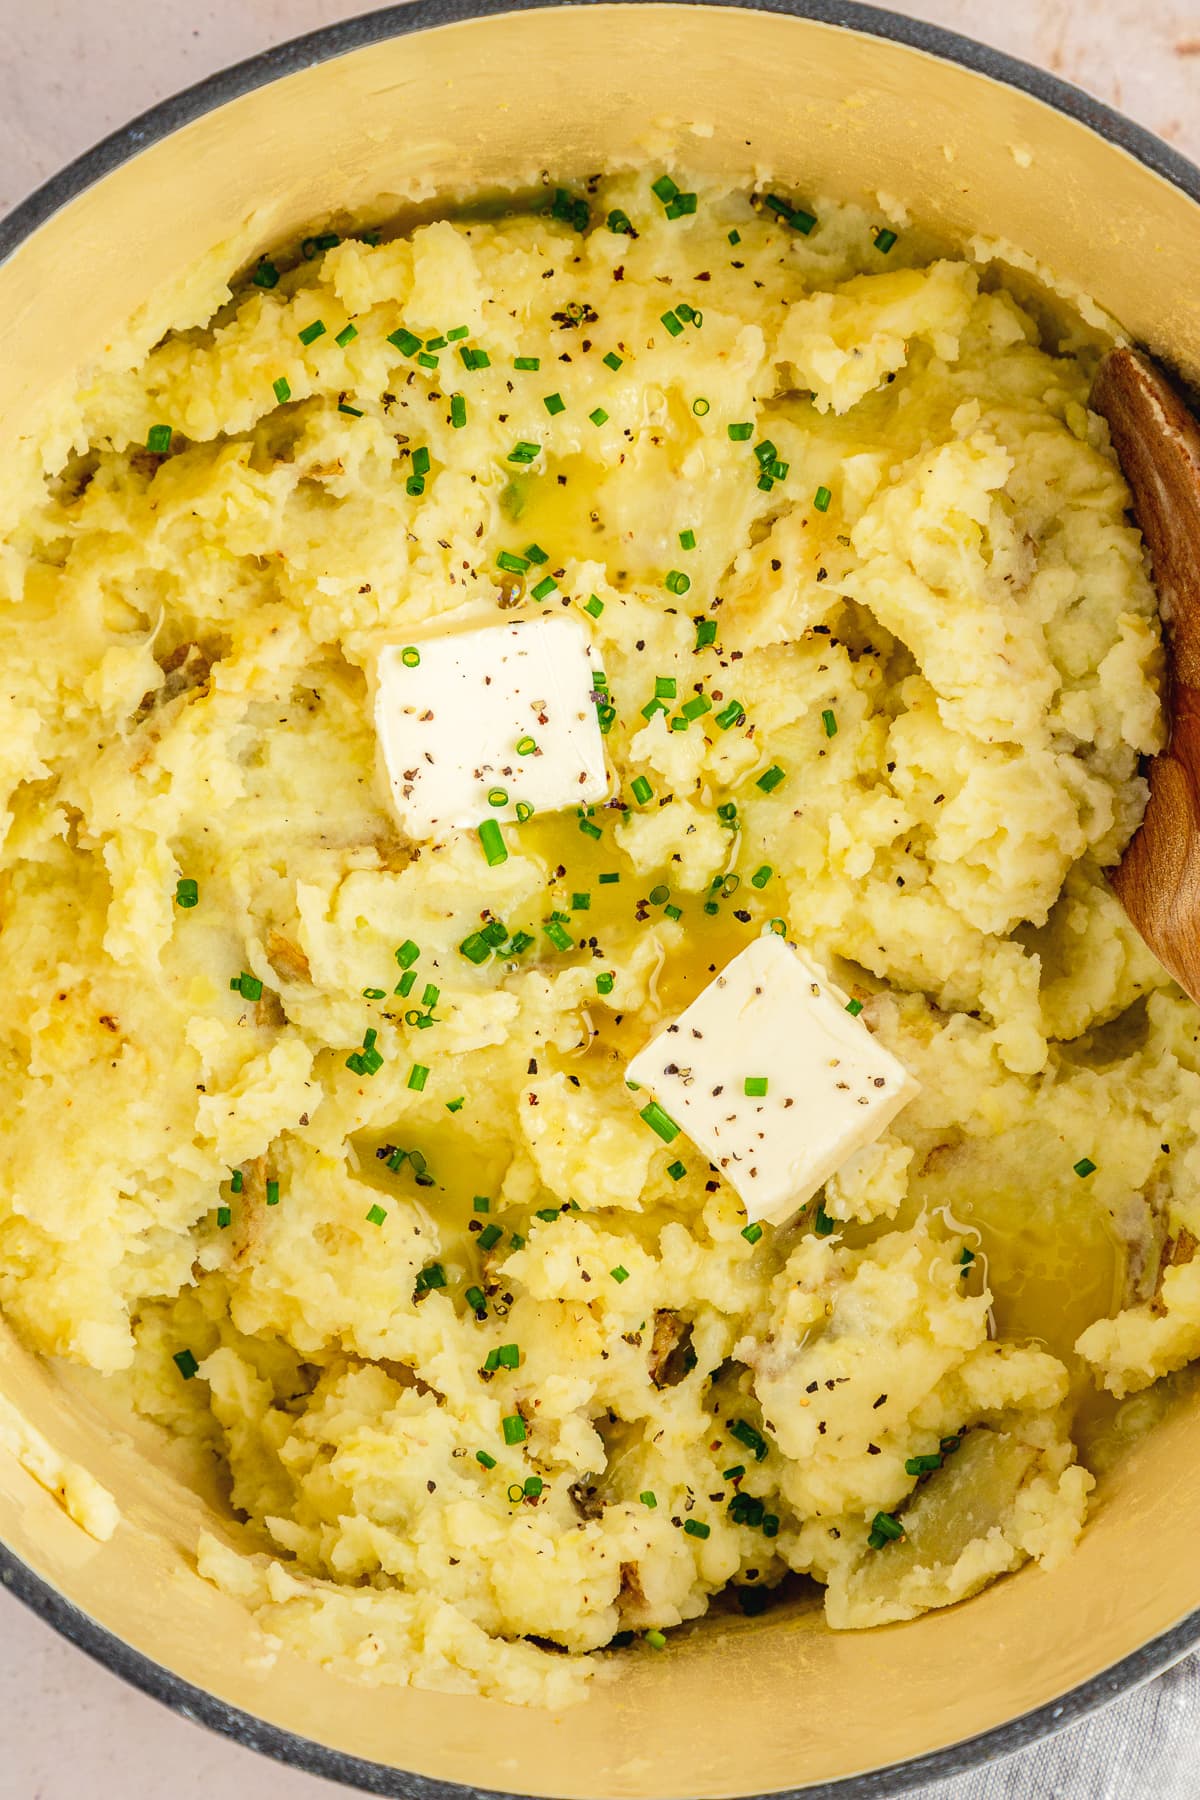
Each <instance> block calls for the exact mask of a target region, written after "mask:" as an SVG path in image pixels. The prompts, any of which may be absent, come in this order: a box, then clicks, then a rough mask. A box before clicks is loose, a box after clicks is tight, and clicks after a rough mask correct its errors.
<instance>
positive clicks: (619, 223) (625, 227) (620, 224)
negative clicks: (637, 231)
mask: <svg viewBox="0 0 1200 1800" xmlns="http://www.w3.org/2000/svg"><path fill="white" fill-rule="evenodd" d="M605 224H606V225H607V226H608V229H609V230H610V231H615V232H618V233H619V234H620V235H622V236H624V237H633V235H634V230H633V226H632V225H631V224H630V221H629V214H628V213H625V212H622V211H621V208H620V207H619V206H614V207H613V209H612V211H611V212H610V213H609V215H608V218H607V219H606V220H605Z"/></svg>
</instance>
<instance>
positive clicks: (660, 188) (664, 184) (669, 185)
mask: <svg viewBox="0 0 1200 1800" xmlns="http://www.w3.org/2000/svg"><path fill="white" fill-rule="evenodd" d="M650 191H651V193H654V194H657V195H658V197H659V199H660V200H661V201H662V203H663V205H664V206H666V205H667V204H668V202H669V201H671V200H674V198H675V196H676V194H677V193H678V192H679V189H678V188H677V187H676V185H675V183H674V182H673V181H672V180H671V177H670V176H669V175H660V176H659V177H658V179H657V181H652V182H651V183H650Z"/></svg>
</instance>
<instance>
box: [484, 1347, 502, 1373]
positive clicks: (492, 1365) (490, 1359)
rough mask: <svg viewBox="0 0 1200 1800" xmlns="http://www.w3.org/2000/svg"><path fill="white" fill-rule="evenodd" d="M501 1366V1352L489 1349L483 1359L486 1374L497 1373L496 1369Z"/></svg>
mask: <svg viewBox="0 0 1200 1800" xmlns="http://www.w3.org/2000/svg"><path fill="white" fill-rule="evenodd" d="M499 1367H500V1352H499V1351H498V1350H489V1351H488V1353H487V1355H486V1356H485V1357H484V1359H483V1369H484V1374H485V1375H494V1374H495V1373H496V1370H497V1369H498V1368H499Z"/></svg>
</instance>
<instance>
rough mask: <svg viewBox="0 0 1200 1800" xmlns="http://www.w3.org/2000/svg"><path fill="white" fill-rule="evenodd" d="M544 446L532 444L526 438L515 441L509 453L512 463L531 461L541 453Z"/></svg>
mask: <svg viewBox="0 0 1200 1800" xmlns="http://www.w3.org/2000/svg"><path fill="white" fill-rule="evenodd" d="M541 452H542V446H541V445H540V444H531V443H529V442H527V441H526V440H525V439H524V438H522V439H520V440H519V441H518V442H517V443H515V444H514V445H513V447H512V449H511V450H510V451H509V453H508V460H509V462H510V463H531V462H533V461H534V460H535V459H536V458H537V457H538V456H540V455H541Z"/></svg>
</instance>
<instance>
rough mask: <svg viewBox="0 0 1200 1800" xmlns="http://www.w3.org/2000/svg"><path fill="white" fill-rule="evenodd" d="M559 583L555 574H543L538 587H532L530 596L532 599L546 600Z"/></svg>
mask: <svg viewBox="0 0 1200 1800" xmlns="http://www.w3.org/2000/svg"><path fill="white" fill-rule="evenodd" d="M557 585H558V583H557V582H556V581H555V579H554V577H553V575H543V576H542V579H541V580H540V581H539V582H538V583H537V585H536V587H532V588H530V590H529V597H530V599H531V600H546V599H548V598H549V596H550V595H551V594H552V593H553V592H554V591H555V588H556V587H557Z"/></svg>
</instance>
